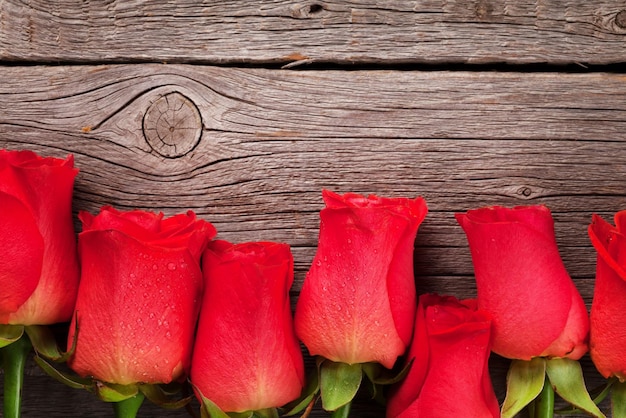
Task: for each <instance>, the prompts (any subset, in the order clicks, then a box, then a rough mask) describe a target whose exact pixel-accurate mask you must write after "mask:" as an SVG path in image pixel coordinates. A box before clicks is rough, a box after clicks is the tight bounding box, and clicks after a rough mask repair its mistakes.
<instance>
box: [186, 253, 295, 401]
mask: <svg viewBox="0 0 626 418" xmlns="http://www.w3.org/2000/svg"><path fill="white" fill-rule="evenodd" d="M202 264H203V272H204V277H205V285H206V289H205V293H204V298H203V302H202V309H201V312H200V321H199V325H198V332H197V337H196V342H195V345H194V354H193V361H192V368H191V380H192V382H193V383H194V385H195V386H196V387H197V388H198V390H199V391H200V392H201V393H202V395H203V396H204V397H206V398H208V399H210V400H211V401H212V402H214V403H215V404H217V406H219V407H220V408H221V409H222V410H223V411H226V412H243V411H255V410H261V409H267V408H274V407H279V406H282V405H284V404H286V403H288V402H290V401H292V400H294V399H295V398H297V397H298V396H299V395H300V392H301V390H302V387H303V385H304V363H303V359H302V352H301V351H300V346H299V343H298V340H297V339H296V337H295V333H294V329H293V320H292V316H291V308H290V303H289V289H290V287H291V284H292V282H293V257H292V255H291V251H290V249H289V246H288V245H287V244H279V243H270V242H258V243H254V242H253V243H244V244H237V245H232V244H230V243H228V242H225V241H215V242H212V243H211V244H210V245H209V248H208V249H207V250H206V251H205V253H204V258H203V263H202Z"/></svg>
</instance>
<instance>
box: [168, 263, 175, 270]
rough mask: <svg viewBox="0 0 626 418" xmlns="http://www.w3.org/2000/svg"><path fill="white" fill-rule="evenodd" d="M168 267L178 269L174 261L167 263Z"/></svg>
mask: <svg viewBox="0 0 626 418" xmlns="http://www.w3.org/2000/svg"><path fill="white" fill-rule="evenodd" d="M167 269H168V270H171V271H174V270H176V264H174V263H167Z"/></svg>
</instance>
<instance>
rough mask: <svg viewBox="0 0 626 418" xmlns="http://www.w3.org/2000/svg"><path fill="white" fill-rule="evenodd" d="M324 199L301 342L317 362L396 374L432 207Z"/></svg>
mask: <svg viewBox="0 0 626 418" xmlns="http://www.w3.org/2000/svg"><path fill="white" fill-rule="evenodd" d="M322 196H323V198H324V201H325V203H326V207H325V208H324V209H322V211H321V212H320V220H321V221H320V231H319V244H318V248H317V253H316V254H315V257H314V259H313V263H312V265H311V268H310V269H309V271H308V273H307V275H306V277H305V280H304V285H303V287H302V291H301V293H300V296H299V300H298V303H297V307H296V314H295V325H296V334H297V335H298V337H299V338H300V339H301V340H302V342H303V343H304V344H305V345H306V347H307V348H308V350H309V352H310V354H311V355H319V356H322V357H325V358H326V359H329V360H331V361H333V362H340V363H347V364H357V363H367V362H378V363H380V364H382V365H383V366H385V367H386V368H391V367H392V366H393V364H394V363H395V361H396V359H397V358H398V356H400V355H401V354H403V353H404V352H405V350H406V348H407V346H408V345H409V342H410V340H411V334H412V332H413V321H414V319H415V309H416V296H415V279H414V276H413V245H414V240H415V236H416V234H417V229H418V227H419V225H420V223H421V222H422V220H423V219H424V217H425V216H426V212H427V208H426V203H425V201H424V200H423V199H422V198H421V197H418V198H416V199H413V200H411V199H407V198H384V197H377V196H374V195H371V196H369V197H364V196H361V195H358V194H354V193H347V194H345V195H338V194H335V193H332V192H330V191H327V190H324V191H323V192H322Z"/></svg>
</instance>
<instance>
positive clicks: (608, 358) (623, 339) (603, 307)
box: [589, 211, 626, 381]
mask: <svg viewBox="0 0 626 418" xmlns="http://www.w3.org/2000/svg"><path fill="white" fill-rule="evenodd" d="M615 225H616V226H613V225H611V224H609V223H608V222H606V221H605V220H603V219H602V218H600V217H599V216H598V215H594V216H593V220H592V223H591V225H589V236H590V237H591V242H592V244H593V247H594V248H595V249H596V251H597V253H598V256H597V266H596V281H595V289H594V294H593V302H592V304H591V330H590V344H589V346H590V347H589V348H590V349H589V351H590V355H591V360H592V361H593V363H594V364H595V366H596V368H597V369H598V371H599V372H600V373H601V374H602V375H603V376H604V377H606V378H608V377H610V376H616V377H618V378H619V380H620V381H624V380H626V332H625V331H626V329H625V328H624V321H625V320H626V236H624V231H626V211H621V212H618V213H617V214H616V215H615Z"/></svg>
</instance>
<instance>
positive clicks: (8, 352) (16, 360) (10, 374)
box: [2, 334, 32, 418]
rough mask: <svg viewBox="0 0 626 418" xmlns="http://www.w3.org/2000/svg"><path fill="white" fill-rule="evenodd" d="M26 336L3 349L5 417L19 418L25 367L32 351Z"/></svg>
mask: <svg viewBox="0 0 626 418" xmlns="http://www.w3.org/2000/svg"><path fill="white" fill-rule="evenodd" d="M31 347H32V346H31V344H30V340H29V339H28V336H27V335H26V334H24V335H22V337H20V339H18V340H17V341H15V342H14V343H12V344H9V345H7V346H6V347H3V348H2V369H3V370H4V417H5V418H19V417H20V410H21V404H22V386H23V385H24V366H25V365H26V359H27V358H28V353H29V352H30V350H31Z"/></svg>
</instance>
